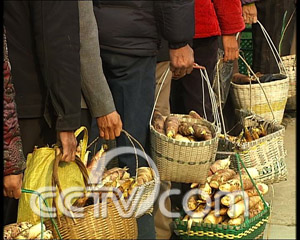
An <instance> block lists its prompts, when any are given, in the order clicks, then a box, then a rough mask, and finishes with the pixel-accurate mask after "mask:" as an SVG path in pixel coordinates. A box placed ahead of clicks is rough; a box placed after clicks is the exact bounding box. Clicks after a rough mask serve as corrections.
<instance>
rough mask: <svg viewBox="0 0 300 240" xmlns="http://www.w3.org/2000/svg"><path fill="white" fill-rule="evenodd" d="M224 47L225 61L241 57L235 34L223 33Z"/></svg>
mask: <svg viewBox="0 0 300 240" xmlns="http://www.w3.org/2000/svg"><path fill="white" fill-rule="evenodd" d="M222 41H223V48H224V62H227V61H233V60H235V59H237V58H238V57H239V44H238V42H237V40H236V37H235V34H232V35H222Z"/></svg>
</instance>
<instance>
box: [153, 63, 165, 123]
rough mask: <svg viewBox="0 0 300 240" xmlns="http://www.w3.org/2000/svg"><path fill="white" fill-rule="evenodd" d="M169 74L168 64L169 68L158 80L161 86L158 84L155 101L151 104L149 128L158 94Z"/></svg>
mask: <svg viewBox="0 0 300 240" xmlns="http://www.w3.org/2000/svg"><path fill="white" fill-rule="evenodd" d="M169 72H170V63H169V66H168V67H167V69H166V70H165V71H164V73H163V74H162V75H161V77H160V79H159V81H158V83H161V84H160V87H159V89H158V92H157V94H156V97H155V101H154V104H153V109H152V112H151V116H150V121H149V126H151V121H152V118H153V114H154V110H155V107H156V104H157V101H158V98H159V95H160V92H161V90H162V87H163V85H164V83H165V81H166V79H167V76H168V74H169Z"/></svg>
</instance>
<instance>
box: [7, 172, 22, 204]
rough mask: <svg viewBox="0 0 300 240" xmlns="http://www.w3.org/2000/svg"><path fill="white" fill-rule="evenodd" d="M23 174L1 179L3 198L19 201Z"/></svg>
mask: <svg viewBox="0 0 300 240" xmlns="http://www.w3.org/2000/svg"><path fill="white" fill-rule="evenodd" d="M22 178H23V173H21V174H18V175H8V176H4V178H3V195H4V196H5V197H10V198H15V199H19V198H20V196H21V187H22Z"/></svg>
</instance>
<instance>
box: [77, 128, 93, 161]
mask: <svg viewBox="0 0 300 240" xmlns="http://www.w3.org/2000/svg"><path fill="white" fill-rule="evenodd" d="M82 132H84V135H83V139H82V146H81V153H80V159H84V155H85V153H86V150H87V144H88V138H89V136H88V130H87V128H86V127H85V126H81V127H80V128H78V129H77V130H76V131H75V133H74V134H75V137H78V136H79V134H80V133H82Z"/></svg>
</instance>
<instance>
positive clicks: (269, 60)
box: [252, 0, 296, 74]
mask: <svg viewBox="0 0 300 240" xmlns="http://www.w3.org/2000/svg"><path fill="white" fill-rule="evenodd" d="M255 5H256V8H257V18H258V20H259V21H260V22H261V23H262V25H263V26H264V27H265V29H266V30H267V32H268V33H269V35H270V37H271V39H272V41H273V43H274V45H275V47H276V48H277V50H278V48H279V41H280V37H281V29H282V22H283V16H284V13H285V11H287V15H286V20H285V21H286V22H287V21H288V20H289V18H290V16H291V14H292V13H293V11H294V9H295V8H296V7H295V1H294V0H284V1H282V0H264V1H258V2H255ZM295 23H296V14H295V15H294V16H293V18H292V20H291V23H290V25H289V27H288V28H287V31H286V33H285V35H284V38H283V41H282V52H281V55H282V56H285V55H289V54H290V49H291V45H292V39H293V31H294V26H295ZM252 34H253V36H252V37H253V49H254V50H253V71H254V72H261V73H265V74H267V73H278V72H279V69H278V66H277V63H276V61H275V58H274V56H273V54H272V51H271V49H270V47H269V45H268V43H267V41H266V38H265V37H264V35H263V33H262V30H261V28H260V26H259V24H258V23H257V24H253V25H252Z"/></svg>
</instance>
